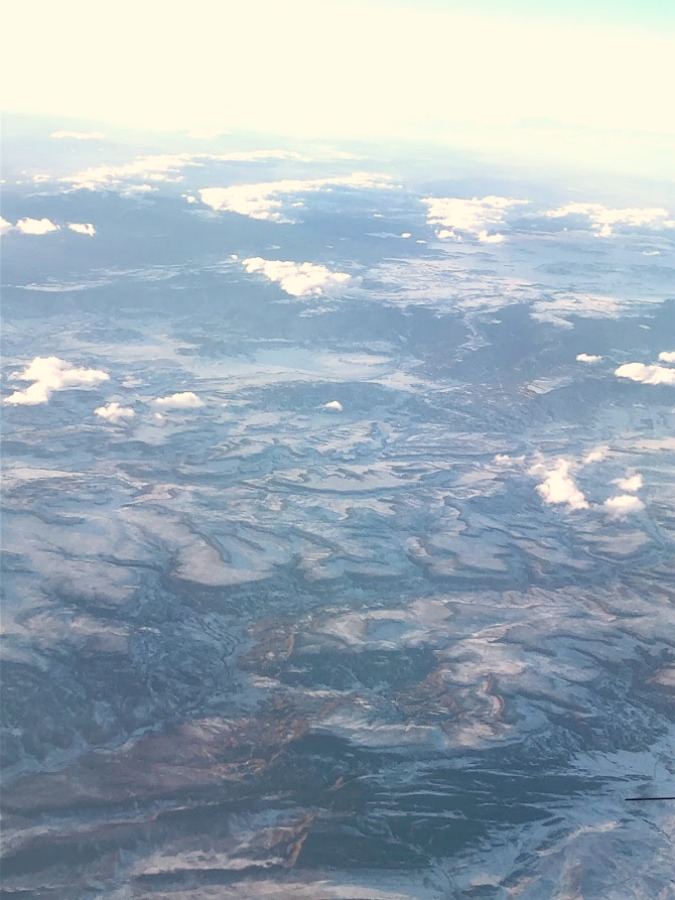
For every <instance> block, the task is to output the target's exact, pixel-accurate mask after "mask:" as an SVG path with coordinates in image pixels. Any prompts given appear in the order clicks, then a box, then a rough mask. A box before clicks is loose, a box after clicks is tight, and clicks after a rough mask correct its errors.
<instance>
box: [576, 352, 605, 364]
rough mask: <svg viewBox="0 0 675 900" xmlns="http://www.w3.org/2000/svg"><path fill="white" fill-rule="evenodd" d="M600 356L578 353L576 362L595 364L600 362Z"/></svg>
mask: <svg viewBox="0 0 675 900" xmlns="http://www.w3.org/2000/svg"><path fill="white" fill-rule="evenodd" d="M601 359H602V357H601V356H593V354H592V353H578V354H577V362H585V363H595V362H600V360H601Z"/></svg>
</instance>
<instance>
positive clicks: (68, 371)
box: [5, 356, 110, 406]
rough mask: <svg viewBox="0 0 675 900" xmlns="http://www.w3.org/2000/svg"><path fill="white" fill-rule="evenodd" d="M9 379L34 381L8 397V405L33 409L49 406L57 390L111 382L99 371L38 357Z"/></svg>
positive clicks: (59, 360) (60, 360) (50, 357)
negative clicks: (45, 404)
mask: <svg viewBox="0 0 675 900" xmlns="http://www.w3.org/2000/svg"><path fill="white" fill-rule="evenodd" d="M10 378H11V379H12V380H16V381H32V382H33V384H31V385H30V387H27V388H25V389H24V390H23V391H15V392H14V393H13V394H11V395H10V396H9V397H6V398H5V403H10V404H12V405H15V406H34V405H36V404H38V403H46V402H47V401H48V400H49V398H50V397H51V395H52V393H53V392H54V391H64V390H67V389H68V388H75V387H90V386H91V385H94V384H100V382H102V381H108V379H109V378H110V376H109V375H108V374H107V373H106V372H101V371H99V370H98V369H83V368H79V369H77V368H73V367H71V366H70V363H68V362H66V361H65V360H63V359H59V358H58V357H56V356H47V357H43V356H36V357H35V359H34V360H33V361H32V362H31V363H29V365H28V366H26V368H25V369H24V370H23V372H16V373H14V374H13V375H11V376H10Z"/></svg>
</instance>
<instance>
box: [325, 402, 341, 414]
mask: <svg viewBox="0 0 675 900" xmlns="http://www.w3.org/2000/svg"><path fill="white" fill-rule="evenodd" d="M323 408H324V409H333V410H335V412H342V404H341V403H340V401H339V400H330V401H329V402H328V403H324V406H323Z"/></svg>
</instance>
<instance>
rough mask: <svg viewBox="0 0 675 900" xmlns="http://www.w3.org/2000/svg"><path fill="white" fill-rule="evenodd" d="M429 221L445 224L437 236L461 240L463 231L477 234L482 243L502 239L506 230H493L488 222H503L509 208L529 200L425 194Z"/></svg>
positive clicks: (492, 223)
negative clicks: (489, 230)
mask: <svg viewBox="0 0 675 900" xmlns="http://www.w3.org/2000/svg"><path fill="white" fill-rule="evenodd" d="M422 203H424V204H425V205H426V206H427V221H428V223H429V224H430V225H432V226H434V227H436V226H442V227H441V228H440V230H438V231H437V232H436V235H437V237H439V238H441V239H444V238H454V239H455V240H459V241H461V239H462V235H461V232H465V233H467V234H470V235H473V236H474V237H477V238H478V240H479V241H481V242H482V243H500V242H501V241H503V240H504V236H503V235H502V234H498V233H497V234H490V233H489V232H488V230H487V229H488V226H490V225H502V224H503V223H504V219H505V216H506V213H507V212H508V210H509V209H510V208H511V207H513V206H523V205H526V204H527V203H529V200H511V199H510V198H508V197H495V196H489V197H483V199H482V200H480V199H479V198H478V197H474V198H473V199H472V200H464V199H462V198H459V197H425V198H424V199H423V200H422Z"/></svg>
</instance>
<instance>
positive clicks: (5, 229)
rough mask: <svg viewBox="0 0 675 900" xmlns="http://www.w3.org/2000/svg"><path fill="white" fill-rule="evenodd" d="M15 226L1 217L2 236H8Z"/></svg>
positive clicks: (0, 229)
mask: <svg viewBox="0 0 675 900" xmlns="http://www.w3.org/2000/svg"><path fill="white" fill-rule="evenodd" d="M13 228H14V226H13V225H12V223H11V222H8V221H7V219H3V218H2V216H0V234H7V232H8V231H12V229H13Z"/></svg>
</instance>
